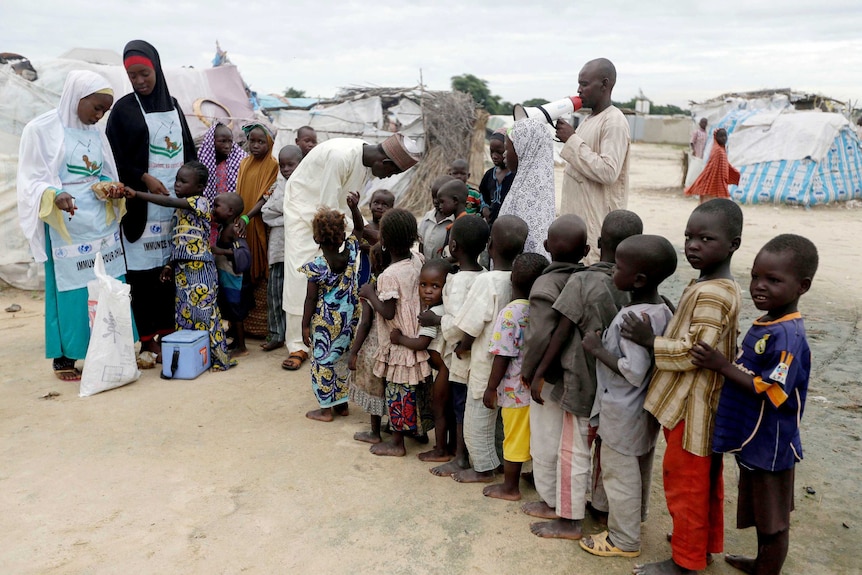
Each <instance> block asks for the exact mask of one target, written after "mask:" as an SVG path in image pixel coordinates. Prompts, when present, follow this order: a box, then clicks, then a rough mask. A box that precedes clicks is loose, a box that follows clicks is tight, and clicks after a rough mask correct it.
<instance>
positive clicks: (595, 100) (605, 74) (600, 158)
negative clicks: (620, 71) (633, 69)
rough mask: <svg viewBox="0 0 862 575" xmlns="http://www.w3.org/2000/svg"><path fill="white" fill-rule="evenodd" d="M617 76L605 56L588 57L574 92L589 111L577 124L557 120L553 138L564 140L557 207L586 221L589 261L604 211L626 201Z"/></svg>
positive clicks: (624, 127)
mask: <svg viewBox="0 0 862 575" xmlns="http://www.w3.org/2000/svg"><path fill="white" fill-rule="evenodd" d="M616 81H617V71H616V68H615V67H614V65H613V63H612V62H611V61H610V60H608V59H606V58H598V59H596V60H590V61H589V62H587V63H586V64H584V67H583V68H581V71H580V73H579V74H578V96H580V98H581V100H582V101H583V106H584V108H590V109H591V111H592V112H591V114H590V115H589V116H587V118H586V119H585V120H584V121H582V122H581V124H580V125H579V126H578V129H577V130H575V129H574V128H573V127H572V126H571V125H570V124H568V123H566V122H565V121H563V120H557V138H559V140H560V141H561V142H564V143H565V145H564V146H563V150H562V152H561V153H560V155H561V156H562V158H563V159H564V160H565V161H566V172H565V177H564V179H563V194H562V195H563V197H562V204H561V206H560V213H561V214H576V215H578V216H580V217H582V218H583V219H584V221H585V222H586V223H587V239H588V241H589V244H590V246H591V249H590V253H589V255H588V256H587V257H586V258H585V260H584V262H585V263H586V264H588V265H589V264H593V263H596V262H597V261H598V255H599V253H600V252H599V249H598V246H597V241H598V238H599V236H601V231H602V221H603V220H604V219H605V216H606V215H608V214H609V213H610V212H612V211H613V210H622V209H625V208H626V205H627V204H628V195H629V176H628V163H629V143H630V135H629V123H628V121H627V120H626V118H625V116H624V115H623V113H622V112H621V111H620V110H619V108H617V107H616V106H613V105H612V104H611V92H612V91H613V89H614V84H616Z"/></svg>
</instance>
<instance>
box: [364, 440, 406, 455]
mask: <svg viewBox="0 0 862 575" xmlns="http://www.w3.org/2000/svg"><path fill="white" fill-rule="evenodd" d="M369 451H370V452H371V453H373V454H374V455H382V456H384V457H404V456H405V455H407V450H406V449H404V443H403V442H402V443H400V444H399V443H392V442H390V441H387V442H386V443H378V444H377V445H372V446H371V449H369Z"/></svg>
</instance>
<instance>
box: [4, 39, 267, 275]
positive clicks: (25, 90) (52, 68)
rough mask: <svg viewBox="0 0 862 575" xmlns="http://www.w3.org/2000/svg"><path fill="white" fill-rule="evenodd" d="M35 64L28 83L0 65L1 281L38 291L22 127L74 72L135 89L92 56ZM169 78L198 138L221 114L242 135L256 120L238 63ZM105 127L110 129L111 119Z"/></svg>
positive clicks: (119, 90) (175, 72) (119, 71)
mask: <svg viewBox="0 0 862 575" xmlns="http://www.w3.org/2000/svg"><path fill="white" fill-rule="evenodd" d="M71 53H72V54H75V53H78V54H82V53H89V52H88V51H80V50H78V51H73V52H71ZM100 55H101V56H104V54H100ZM88 58H89V57H88ZM34 66H35V68H36V69H37V71H38V72H39V78H38V79H37V80H36V81H34V82H28V81H27V80H25V79H24V78H22V77H21V76H19V75H17V74H15V73H14V72H13V71H12V70H11V69H9V68H0V230H3V234H2V238H0V279H2V280H3V281H6V282H7V283H10V284H12V285H14V286H15V287H19V288H24V289H37V288H39V287H40V286H41V285H42V281H43V280H42V277H41V274H42V266H41V265H39V266H37V265H35V264H34V262H33V258H32V256H31V255H30V249H29V246H28V243H27V241H26V240H25V239H24V235H23V234H22V232H21V228H20V227H19V225H18V211H17V193H16V184H15V180H16V177H17V172H18V147H19V144H20V136H21V131H22V130H23V129H24V126H25V125H26V124H27V122H29V121H30V120H32V119H33V118H35V117H36V116H38V115H39V114H42V113H43V112H46V111H48V110H50V109H52V108H56V107H57V104H58V103H59V102H60V93H61V92H62V91H63V83H64V82H65V79H66V75H67V74H68V73H69V72H70V71H71V70H92V71H94V72H97V73H99V74H102V75H103V76H104V77H105V78H107V79H108V81H109V82H110V83H111V86H112V87H113V89H114V94H115V98H117V99H119V97H120V96H122V95H124V94H127V93H129V92H131V91H132V87H131V84H129V80H128V78H127V76H126V72H125V70H124V69H123V67H122V66H119V65H100V64H94V63H92V62H89V61H86V59H84V60H71V59H57V60H52V61H49V62H42V63H34ZM165 77H166V79H167V82H168V85H169V86H170V90H171V94H172V95H173V96H174V97H175V98H176V99H177V100H178V101H179V103H180V107H182V109H183V112H184V113H185V115H186V119H187V120H188V123H189V128H190V129H191V132H192V135H193V136H194V137H195V138H196V139H199V138H201V137H202V136H203V134H204V132H205V131H206V130H207V128H208V127H209V125H210V124H211V123H212V121H213V120H214V119H216V118H217V119H223V120H225V121H227V122H229V123H230V126H231V128H232V129H233V131H234V133H235V134H236V135H237V137H239V135H240V134H241V131H240V127H241V126H242V124H243V123H244V122H246V121H248V120H251V119H253V118H255V113H254V111H253V110H252V107H251V104H250V103H249V100H248V96H247V94H246V92H245V88H244V87H243V81H242V78H241V77H240V75H239V72H238V71H237V69H236V67H234V66H219V67H218V68H205V69H194V68H179V69H166V70H165ZM99 127H100V128H101V129H104V127H105V120H103V121H102V122H100V123H99Z"/></svg>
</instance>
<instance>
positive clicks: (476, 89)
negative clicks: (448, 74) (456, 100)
mask: <svg viewBox="0 0 862 575" xmlns="http://www.w3.org/2000/svg"><path fill="white" fill-rule="evenodd" d="M452 89H453V90H456V91H458V92H464V93H465V94H470V95H471V96H472V97H473V101H474V102H476V105H477V106H479V107H480V108H483V109H484V110H485V111H486V112H488V113H489V114H511V113H512V103H511V102H506V101H500V96H497V95H496V94H492V93H491V89H490V88H488V81H487V80H483V79H482V78H477V77H476V76H474V75H473V74H461V75H460V76H452Z"/></svg>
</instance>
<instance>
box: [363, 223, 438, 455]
mask: <svg viewBox="0 0 862 575" xmlns="http://www.w3.org/2000/svg"><path fill="white" fill-rule="evenodd" d="M417 237H418V234H417V232H416V218H415V217H414V216H413V214H411V213H410V212H408V211H407V210H402V209H399V208H393V209H391V210H389V212H387V213H386V215H385V216H383V219H382V220H381V221H380V243H381V247H382V248H384V249H385V250H386V251H387V252H388V253H389V255H390V257H391V258H392V263H391V264H390V265H389V267H388V268H386V270H385V271H384V272H383V273H381V274H380V277H379V278H377V289H376V290H375V289H374V286H372V285H369V284H366V285H364V286H362V288H361V289H360V295H361V296H362V297H363V298H365V299H367V300H368V301H369V303H370V304H371V306H372V307H373V308H374V311H375V312H377V314H378V317H377V318H376V321H377V338H378V343H379V344H380V348H379V349H378V350H377V362H376V364H375V367H374V374H375V375H377V376H378V377H383V378H384V379H385V380H386V405H387V408H388V411H389V425H390V428H391V429H392V438H391V439H390V440H389V441H388V442H386V443H378V444H376V445H372V446H371V450H370V451H371V453H373V454H374V455H387V456H404V455H405V454H406V453H407V451H406V449H405V447H404V435H405V434H414V435H421V434H422V433H424V432H425V431H427V428H426V425H429V420H430V417H431V413H430V407H429V406H427V405H423V404H422V403H421V401H420V400H421V399H422V398H423V395H422V390H418V389H417V388H418V387H419V386H420V385H424V382H425V379H426V378H427V377H428V376H429V375H431V368H430V367H429V366H428V352H427V351H414V350H412V349H409V348H407V347H405V346H403V345H398V344H394V343H392V342H391V341H390V333H391V332H392V330H393V329H399V330H400V331H401V333H402V334H404V335H406V336H407V337H416V335H417V334H418V333H419V322H418V321H417V319H416V316H417V315H419V272H420V270H421V269H422V256H420V255H419V254H416V253H413V252H411V250H410V248H411V247H412V246H413V244H414V243H415V242H416V238H417Z"/></svg>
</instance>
